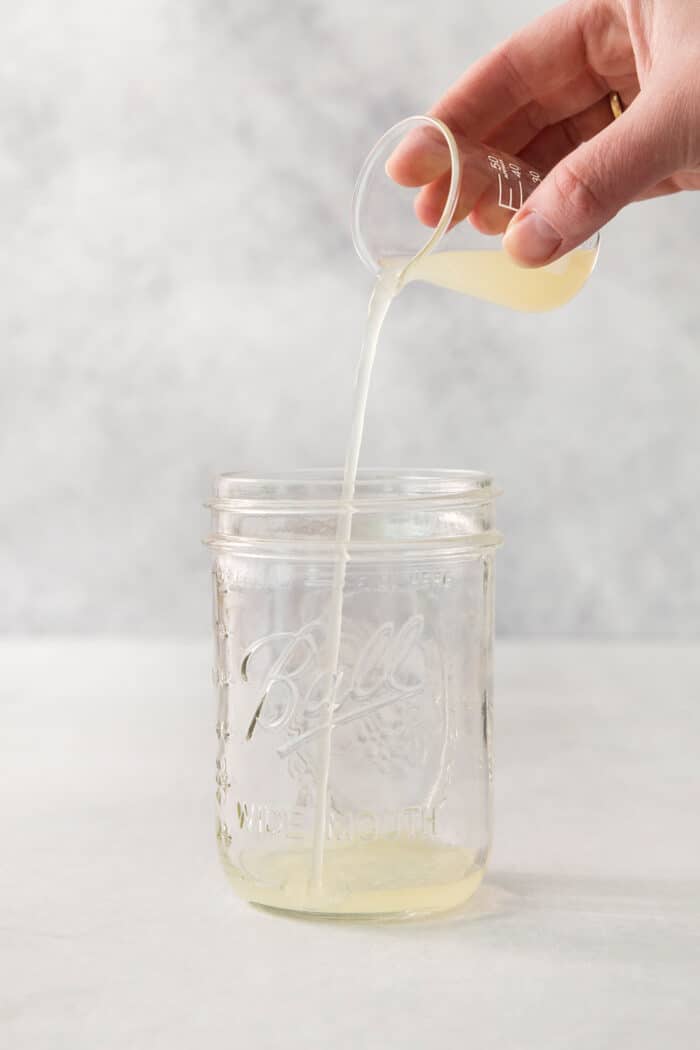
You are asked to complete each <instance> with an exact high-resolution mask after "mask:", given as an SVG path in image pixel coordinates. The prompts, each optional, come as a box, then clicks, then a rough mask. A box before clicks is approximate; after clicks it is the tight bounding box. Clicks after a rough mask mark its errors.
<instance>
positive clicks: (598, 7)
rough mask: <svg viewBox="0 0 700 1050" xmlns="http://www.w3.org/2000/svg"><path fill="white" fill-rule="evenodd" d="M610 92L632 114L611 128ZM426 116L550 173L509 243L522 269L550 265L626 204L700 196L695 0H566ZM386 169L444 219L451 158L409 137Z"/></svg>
mask: <svg viewBox="0 0 700 1050" xmlns="http://www.w3.org/2000/svg"><path fill="white" fill-rule="evenodd" d="M612 91H616V92H617V93H618V94H619V96H620V98H621V100H622V102H623V105H624V106H625V112H624V113H623V114H622V116H621V117H620V118H619V119H617V120H615V121H614V122H613V115H612V111H611V107H610V93H611V92H612ZM430 113H431V115H432V116H435V117H439V118H440V119H441V120H443V121H444V122H445V123H446V124H447V125H448V127H449V128H450V129H451V130H452V131H453V133H454V134H455V135H457V136H460V137H464V138H465V139H467V140H469V141H471V142H476V141H478V142H486V143H488V145H490V146H492V147H494V148H496V149H501V150H503V151H504V152H507V153H511V154H516V155H518V156H520V157H522V158H523V159H524V160H526V161H527V162H528V163H530V164H531V165H532V166H533V167H536V168H538V169H539V170H540V171H542V172H548V174H547V176H546V178H544V179H543V181H542V183H541V185H540V186H539V187H537V189H535V190H534V192H533V193H532V195H531V196H530V197H529V199H528V200H527V203H526V204H525V206H524V207H523V208H521V209H520V211H519V212H518V213H517V215H515V216H514V217H513V219H512V220H511V222H510V224H509V226H508V229H507V232H506V235H505V237H504V242H503V243H504V247H505V248H506V250H507V251H508V252H509V253H510V254H511V256H512V257H513V258H514V259H515V261H516V262H518V263H520V264H521V265H524V266H541V265H543V264H545V263H548V262H551V261H553V260H554V259H557V258H559V257H560V256H561V255H564V254H565V253H566V252H568V251H571V249H572V248H575V247H577V246H578V245H579V244H582V243H583V242H584V241H586V240H587V239H588V238H589V237H590V236H592V235H593V234H594V233H595V232H596V230H598V229H600V227H601V226H603V225H604V224H605V223H606V222H608V221H609V220H610V219H611V218H612V217H613V216H614V215H616V214H617V212H618V211H619V210H620V209H621V208H622V207H624V206H625V205H626V204H629V203H630V202H631V201H635V200H643V199H646V198H649V197H656V196H659V195H661V194H668V193H676V192H678V191H679V190H690V189H700V0H646V2H645V0H569V2H568V3H565V4H563V5H562V6H561V7H557V8H555V9H554V10H553V11H551V12H549V13H548V14H546V15H544V16H543V17H542V18H539V19H538V20H537V21H535V22H533V23H532V24H531V25H529V26H527V27H526V28H525V29H523V30H521V31H520V32H518V33H516V34H515V35H514V36H512V37H510V39H509V40H507V41H506V42H505V43H504V44H501V45H500V46H499V47H497V48H496V49H495V50H494V51H492V52H491V53H490V54H489V55H486V56H485V57H484V58H482V59H480V60H479V61H478V62H476V63H475V65H473V66H472V67H471V68H470V69H468V70H467V71H466V73H464V75H463V76H462V77H461V78H460V79H459V80H458V81H457V82H456V83H455V84H454V85H453V86H452V87H451V88H450V89H449V90H448V91H447V92H446V94H445V95H443V97H442V98H441V99H440V101H439V102H438V104H437V105H436V106H435V107H434V108H433V109H432V110H431V111H430ZM387 170H388V172H389V174H390V175H391V176H392V177H393V178H394V179H395V180H396V181H397V182H398V183H400V184H401V185H404V186H422V187H423V189H422V191H421V193H420V194H419V196H418V199H417V202H416V211H417V213H418V216H419V218H421V219H422V220H423V221H424V222H426V223H427V224H428V225H435V217H436V216H437V215H439V214H440V213H441V212H442V207H443V205H444V202H445V199H446V195H447V187H448V185H449V155H448V154H447V150H446V149H444V148H429V146H428V143H427V142H426V141H425V140H421V139H420V138H409V139H407V141H406V143H405V144H402V145H401V146H400V147H399V149H398V150H397V151H396V153H395V154H394V156H393V157H392V158H391V160H390V162H389V165H388V169H387ZM464 217H465V215H464V214H463V213H462V214H460V213H459V210H458V211H457V213H456V215H455V219H456V220H459V219H461V218H464ZM471 219H472V221H473V222H474V223H475V225H477V226H478V227H479V228H480V229H481V230H482V231H483V232H494V233H495V232H499V230H498V229H488V221H487V222H486V223H485V222H484V221H483V217H482V219H481V220H480V219H479V217H478V216H476V215H473V214H472V216H471ZM485 227H486V228H485Z"/></svg>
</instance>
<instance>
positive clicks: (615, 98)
mask: <svg viewBox="0 0 700 1050" xmlns="http://www.w3.org/2000/svg"><path fill="white" fill-rule="evenodd" d="M609 98H610V109H611V110H612V115H613V120H617V118H618V117H621V116H622V114H623V112H624V109H625V107H624V106H623V105H622V99H621V98H620V96H619V95H618V93H617V91H611V92H610V95H609Z"/></svg>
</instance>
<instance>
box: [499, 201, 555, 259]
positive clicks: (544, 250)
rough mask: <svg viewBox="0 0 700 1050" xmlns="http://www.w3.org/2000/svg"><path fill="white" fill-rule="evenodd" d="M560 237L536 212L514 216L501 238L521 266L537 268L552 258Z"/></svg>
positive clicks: (526, 212) (525, 212) (509, 252)
mask: <svg viewBox="0 0 700 1050" xmlns="http://www.w3.org/2000/svg"><path fill="white" fill-rule="evenodd" d="M562 239H563V238H562V236H561V234H560V233H557V231H556V230H555V229H554V227H553V226H550V225H549V223H548V222H547V220H546V219H544V218H543V217H542V216H541V215H540V214H538V212H536V211H524V212H520V214H518V215H516V216H515V218H514V219H513V220H512V222H511V223H510V225H509V227H508V229H507V230H506V232H505V236H504V238H503V246H504V248H506V250H507V251H508V254H509V255H512V256H513V258H514V261H515V262H517V263H520V264H521V265H522V266H539V265H541V264H542V263H546V262H547V261H548V260H549V259H551V258H552V256H553V255H554V253H555V252H556V250H557V249H558V248H559V247H560V246H561V242H562Z"/></svg>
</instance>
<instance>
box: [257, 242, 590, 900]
mask: <svg viewBox="0 0 700 1050" xmlns="http://www.w3.org/2000/svg"><path fill="white" fill-rule="evenodd" d="M596 254H597V253H596V251H595V250H594V249H579V250H577V251H574V252H571V253H570V254H569V255H567V256H565V257H564V258H563V259H559V260H557V262H555V263H551V264H550V265H549V266H545V267H542V268H539V269H533V270H527V269H523V268H522V267H519V266H517V265H516V264H515V263H514V262H512V261H511V259H510V257H509V256H508V255H507V254H506V253H505V252H504V251H503V250H502V249H501V250H494V251H489V250H483V251H461V252H460V251H448V252H435V253H433V254H429V255H426V256H424V257H422V258H420V257H419V258H417V259H415V260H413V261H411V260H410V259H409V258H401V257H394V258H391V259H387V260H386V262H385V264H384V266H383V269H382V271H381V273H380V274H379V276H378V278H377V282H376V284H375V287H374V291H373V293H372V296H371V298H370V302H369V310H368V316H367V324H366V328H365V338H364V342H363V344H362V350H361V353H360V358H359V363H358V368H357V373H356V377H355V388H354V396H353V409H352V422H351V429H350V437H349V441H348V447H347V454H346V458H345V469H344V473H343V486H342V492H341V510H340V514H339V517H338V525H337V531H336V544H337V552H338V553H337V559H336V566H335V571H334V576H333V588H332V592H331V602H330V619H329V631H328V642H327V650H326V652H327V657H326V671H327V673H328V675H329V680H330V682H331V686H330V691H329V698H328V707H327V720H326V726H325V730H324V732H323V734H322V735H321V738H320V752H319V776H318V782H317V796H316V810H315V814H314V832H313V846H312V857H311V878H310V880H309V872H308V867H305V866H304V864H302V865H301V870H300V871H299V875H298V879H299V880H300V882H299V885H297V882H296V881H295V880H294V879H293V880H292V883H291V884H290V885H291V886H292V889H291V890H290V892H291V893H292V894H293V895H296V896H299V895H300V894H302V888H301V884H302V883H303V884H304V885H305V886H306V889H305V890H304V894H306V895H307V896H308V894H311V897H312V898H313V899H314V900H315V901H316V903H317V904H318V905H319V907H320V908H321V910H323V902H324V901H325V903H326V904H328V901H329V894H331V895H332V893H333V885H334V883H333V879H334V877H335V876H334V875H333V870H335V869H331V864H335V863H336V861H337V859H338V858H337V856H336V855H335V854H331V852H329V853H328V862H329V863H328V870H326V867H325V866H324V852H325V831H326V826H327V821H328V805H329V799H328V787H329V780H330V766H331V750H332V748H331V744H332V734H333V728H332V726H333V715H334V710H335V697H336V695H337V692H338V688H339V685H340V682H339V667H338V662H339V655H340V641H341V635H342V627H343V593H344V588H345V575H346V570H347V561H348V546H349V543H350V537H351V533H352V501H353V498H354V494H355V482H356V479H357V467H358V461H359V457H360V447H361V444H362V432H363V429H364V423H365V413H366V409H367V398H368V394H369V386H370V380H371V376H372V367H373V365H374V359H375V355H376V351H377V342H378V339H379V334H380V332H381V328H382V325H383V323H384V319H385V318H386V315H387V313H388V310H389V307H390V305H391V301H392V299H393V298H394V296H395V295H397V294H398V292H399V291H400V290H401V288H402V287H403V286H404V285H405V284H407V283H409V282H412V281H420V280H422V281H427V282H429V283H430V284H434V285H439V286H440V287H443V288H450V289H452V290H453V291H456V292H462V293H463V294H465V295H470V296H473V297H475V298H478V299H485V300H487V301H489V302H493V303H498V304H500V305H502V306H508V307H511V308H512V309H514V310H521V311H538V310H552V309H554V308H555V307H557V306H561V305H563V304H564V303H566V302H568V300H569V299H571V298H572V297H573V296H574V295H576V293H577V292H578V291H579V290H580V289H581V287H582V286H583V285H584V284H585V282H586V280H587V278H588V276H589V275H590V273H591V270H592V269H593V266H594V265H595V260H596ZM363 849H364V854H363V855H364V856H365V857H366V856H369V854H368V852H367V851H368V849H369V847H366V848H364V847H363ZM387 856H389V857H390V856H391V852H390V851H389V852H388V853H387ZM375 859H378V858H375ZM398 861H399V858H398V857H394V861H393V862H395V863H398ZM358 862H359V861H358ZM290 863H293V864H295V865H296V864H297V862H296V861H293V858H291V857H290ZM344 863H347V857H346V858H345V859H344ZM362 866H363V865H362V864H361V867H362ZM295 870H296V868H295ZM457 881H459V880H457ZM309 883H310V885H309ZM436 893H437V891H436ZM302 896H303V894H302ZM304 899H306V897H304ZM383 903H384V904H387V903H388V902H387V901H386V900H384V901H383ZM277 906H279V907H285V906H286V907H291V906H292V905H291V904H287V905H277ZM306 907H307V908H308V905H306ZM316 910H318V909H316ZM348 910H351V909H350V908H348Z"/></svg>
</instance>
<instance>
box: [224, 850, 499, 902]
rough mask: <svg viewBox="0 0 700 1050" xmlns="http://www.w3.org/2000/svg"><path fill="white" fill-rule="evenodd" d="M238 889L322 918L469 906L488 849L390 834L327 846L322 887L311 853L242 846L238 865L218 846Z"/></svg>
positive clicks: (254, 898) (248, 895)
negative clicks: (314, 877)
mask: <svg viewBox="0 0 700 1050" xmlns="http://www.w3.org/2000/svg"><path fill="white" fill-rule="evenodd" d="M220 853H221V859H222V863H223V866H224V870H225V871H226V874H227V876H228V878H229V881H230V882H231V883H232V884H233V887H234V889H235V891H236V893H237V894H238V895H239V896H241V897H243V898H244V899H245V900H247V901H250V903H252V904H257V905H261V906H262V907H264V908H266V909H270V910H274V911H280V912H289V913H295V914H299V913H302V914H304V915H307V916H313V917H316V918H319V919H321V918H326V919H337V918H355V919H362V918H365V919H378V918H382V917H385V918H394V919H395V918H399V917H401V916H403V917H407V918H408V917H411V916H415V915H419V914H422V915H425V914H431V913H434V912H441V911H448V910H451V909H453V908H457V907H459V906H460V905H461V904H464V903H465V901H467V900H468V899H469V898H470V897H471V896H472V894H474V893H475V892H476V890H477V888H478V886H479V884H480V883H481V880H482V879H483V877H484V871H485V861H486V855H485V851H483V850H480V851H477V850H467V849H461V848H458V847H455V846H444V845H436V844H434V843H426V842H415V841H410V840H401V839H384V840H381V839H380V840H378V841H375V842H365V843H352V844H349V845H343V846H333V847H329V848H327V850H326V853H325V857H324V871H323V878H322V881H321V884H320V885H318V886H314V885H311V883H310V878H309V874H310V870H311V852H310V851H309V850H306V851H304V850H288V851H284V852H274V853H273V852H262V851H257V850H250V851H244V852H243V853H242V855H241V857H240V862H239V865H235V864H234V863H232V861H231V859H230V857H229V856H228V854H227V852H226V850H225V849H223V848H220Z"/></svg>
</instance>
